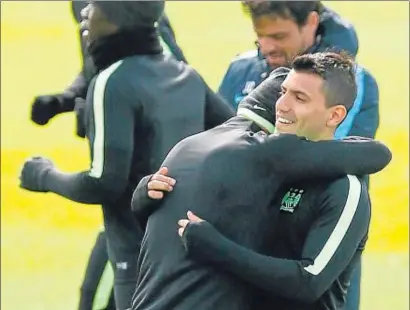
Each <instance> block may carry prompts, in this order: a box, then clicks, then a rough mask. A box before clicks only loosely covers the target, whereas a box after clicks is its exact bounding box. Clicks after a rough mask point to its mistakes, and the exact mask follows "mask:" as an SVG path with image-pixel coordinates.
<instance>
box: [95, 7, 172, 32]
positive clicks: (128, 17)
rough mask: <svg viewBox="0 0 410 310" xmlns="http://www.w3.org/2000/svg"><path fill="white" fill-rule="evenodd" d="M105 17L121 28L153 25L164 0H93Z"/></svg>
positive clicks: (160, 14)
mask: <svg viewBox="0 0 410 310" xmlns="http://www.w3.org/2000/svg"><path fill="white" fill-rule="evenodd" d="M94 4H95V5H96V6H98V7H99V9H100V10H101V11H102V12H103V14H104V15H105V16H106V17H107V19H108V20H109V21H110V22H111V23H113V24H114V25H116V26H118V27H119V28H121V29H131V28H145V27H153V26H154V25H155V23H156V22H157V21H158V20H159V19H160V17H161V16H162V14H163V12H164V7H165V1H95V2H94Z"/></svg>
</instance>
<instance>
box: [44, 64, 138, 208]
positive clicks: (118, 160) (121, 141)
mask: <svg viewBox="0 0 410 310" xmlns="http://www.w3.org/2000/svg"><path fill="white" fill-rule="evenodd" d="M110 68H114V67H110ZM110 68H109V69H107V70H106V71H103V72H102V73H100V74H99V75H98V76H97V78H96V79H95V82H94V83H93V85H92V88H91V89H92V96H90V97H91V98H92V111H90V112H91V113H90V114H91V115H92V116H91V119H89V120H88V123H91V124H92V125H91V126H88V128H87V137H88V139H89V142H90V147H91V155H92V163H91V167H90V169H89V170H88V171H84V172H80V173H71V174H68V173H63V172H60V171H58V170H53V171H51V172H50V173H49V174H48V175H47V177H46V185H47V187H48V189H49V191H51V192H54V193H56V194H59V195H61V196H64V197H66V198H68V199H70V200H73V201H77V202H80V203H86V204H104V203H105V202H111V201H115V200H116V199H117V198H118V197H119V196H120V195H122V194H123V192H124V191H125V189H126V187H127V185H128V178H129V172H130V169H131V162H132V156H133V149H134V124H135V121H136V120H135V119H134V118H135V117H136V116H135V115H137V114H138V111H136V109H137V107H136V103H135V101H136V100H134V102H131V98H130V95H129V92H130V91H131V90H130V89H129V88H128V87H127V85H128V84H127V83H126V82H124V81H121V80H118V79H115V76H113V77H112V78H110V73H112V72H110Z"/></svg>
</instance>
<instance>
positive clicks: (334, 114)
mask: <svg viewBox="0 0 410 310" xmlns="http://www.w3.org/2000/svg"><path fill="white" fill-rule="evenodd" d="M346 115H347V110H346V107H345V106H343V105H336V106H334V107H331V108H330V109H329V114H328V119H327V122H326V126H327V127H331V128H336V127H337V126H339V124H340V123H341V122H343V120H344V119H345V118H346Z"/></svg>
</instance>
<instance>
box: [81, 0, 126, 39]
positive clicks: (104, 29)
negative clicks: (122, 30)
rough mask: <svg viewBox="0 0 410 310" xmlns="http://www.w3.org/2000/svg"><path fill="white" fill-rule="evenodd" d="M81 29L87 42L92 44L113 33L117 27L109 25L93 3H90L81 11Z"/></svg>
mask: <svg viewBox="0 0 410 310" xmlns="http://www.w3.org/2000/svg"><path fill="white" fill-rule="evenodd" d="M81 17H82V19H83V20H82V21H81V28H82V30H84V32H83V33H84V36H85V38H86V39H87V41H88V42H93V41H95V40H97V39H99V38H101V37H105V36H108V35H110V34H113V33H115V32H116V31H117V30H118V27H117V26H115V25H113V24H111V23H110V22H109V21H108V20H107V18H106V17H105V15H104V14H103V12H102V11H101V10H100V8H99V7H98V6H97V5H95V3H94V2H90V3H89V4H88V5H87V6H86V7H85V8H84V9H83V10H81Z"/></svg>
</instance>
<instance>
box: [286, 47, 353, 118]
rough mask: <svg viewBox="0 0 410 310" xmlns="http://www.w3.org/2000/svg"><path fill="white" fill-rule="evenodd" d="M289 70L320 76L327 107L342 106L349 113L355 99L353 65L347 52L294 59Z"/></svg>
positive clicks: (310, 55)
mask: <svg viewBox="0 0 410 310" xmlns="http://www.w3.org/2000/svg"><path fill="white" fill-rule="evenodd" d="M291 68H292V69H293V70H294V71H296V72H306V73H311V74H315V75H318V76H320V77H321V78H322V79H323V81H324V84H323V91H324V93H325V96H326V104H327V106H328V107H331V106H335V105H343V106H345V108H346V110H347V111H349V110H350V109H351V108H352V106H353V103H354V101H355V99H356V95H357V86H356V80H355V63H354V60H353V58H352V57H351V56H350V55H349V54H348V53H347V52H343V51H342V52H338V53H336V52H322V53H315V54H304V55H301V56H297V57H295V59H294V60H293V62H292V64H291Z"/></svg>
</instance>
